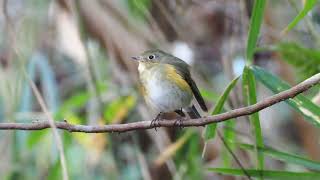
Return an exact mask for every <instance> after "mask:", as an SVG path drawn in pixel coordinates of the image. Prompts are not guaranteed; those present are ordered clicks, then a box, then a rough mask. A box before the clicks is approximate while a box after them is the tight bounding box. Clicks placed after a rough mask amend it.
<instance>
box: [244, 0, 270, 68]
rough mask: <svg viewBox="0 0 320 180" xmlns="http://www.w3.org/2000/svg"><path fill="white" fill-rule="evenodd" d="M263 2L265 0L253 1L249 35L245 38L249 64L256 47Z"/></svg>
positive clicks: (263, 7)
mask: <svg viewBox="0 0 320 180" xmlns="http://www.w3.org/2000/svg"><path fill="white" fill-rule="evenodd" d="M265 4H266V1H265V0H255V1H254V6H253V11H252V16H251V19H250V29H249V35H248V40H247V52H246V56H247V61H248V63H249V64H250V63H252V59H253V53H254V50H255V48H256V44H257V39H258V36H259V32H260V27H261V24H262V20H263V14H264V9H265Z"/></svg>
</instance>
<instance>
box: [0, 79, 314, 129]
mask: <svg viewBox="0 0 320 180" xmlns="http://www.w3.org/2000/svg"><path fill="white" fill-rule="evenodd" d="M319 82H320V73H318V74H316V75H314V76H312V77H310V78H308V79H307V80H305V81H303V82H301V83H300V84H298V85H296V86H294V87H292V88H290V89H288V90H285V91H283V92H280V93H278V94H275V95H273V96H270V97H268V98H266V99H264V100H262V101H260V102H258V103H256V104H254V105H250V106H247V107H243V108H239V109H235V110H232V111H229V112H226V113H222V114H218V115H214V116H208V117H203V118H199V119H186V120H184V121H182V122H181V127H189V126H204V125H207V124H210V123H218V122H222V121H226V120H229V119H232V118H236V117H240V116H245V115H250V114H253V113H255V112H258V111H260V110H262V109H265V108H267V107H270V106H272V105H274V104H276V103H278V102H281V101H285V100H287V99H289V98H293V97H295V96H297V95H298V94H300V93H302V92H304V91H306V90H308V89H309V88H311V87H312V86H314V85H316V84H318V83H319ZM150 124H151V121H140V122H133V123H127V124H112V125H103V126H99V125H97V126H89V125H75V124H69V123H68V122H67V121H63V122H55V125H56V127H57V128H58V129H62V130H67V131H69V132H84V133H105V132H126V131H133V130H139V129H151V128H154V127H155V125H152V126H150ZM174 126H176V124H175V122H174V120H167V121H166V120H163V121H159V123H158V124H157V127H174ZM47 128H51V126H50V123H49V121H43V122H36V123H0V130H42V129H47Z"/></svg>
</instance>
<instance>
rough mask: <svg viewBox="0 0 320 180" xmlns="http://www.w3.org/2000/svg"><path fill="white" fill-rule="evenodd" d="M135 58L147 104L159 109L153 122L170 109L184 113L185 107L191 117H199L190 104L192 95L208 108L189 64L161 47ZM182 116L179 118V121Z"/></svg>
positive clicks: (183, 115)
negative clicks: (192, 75) (192, 76)
mask: <svg viewBox="0 0 320 180" xmlns="http://www.w3.org/2000/svg"><path fill="white" fill-rule="evenodd" d="M132 58H133V59H134V60H136V61H138V62H139V67H138V70H139V77H140V82H141V89H142V95H143V96H144V99H145V101H146V104H147V105H148V106H149V107H151V108H152V109H153V110H154V111H156V112H157V113H158V115H157V117H156V118H155V119H154V120H153V121H152V124H154V123H156V122H157V121H158V120H160V119H161V115H162V113H167V112H176V113H177V114H179V115H180V116H181V117H185V113H184V111H185V112H187V113H188V115H189V116H190V118H192V119H195V118H200V117H201V116H200V114H199V112H198V111H197V109H196V108H195V106H194V105H193V104H191V102H192V99H193V97H195V98H196V100H197V101H198V103H199V105H200V107H201V109H202V110H203V111H208V108H207V106H206V104H205V102H204V100H203V98H202V96H201V94H200V92H199V89H198V88H197V85H196V83H195V82H194V81H193V79H192V78H191V74H190V70H189V68H190V67H189V65H188V64H187V63H185V62H184V61H183V60H181V59H179V58H177V57H175V56H172V55H170V54H168V53H165V52H163V51H161V50H149V51H146V52H144V53H143V54H142V55H140V56H136V57H132ZM181 120H182V118H179V119H178V120H177V121H176V123H177V124H178V125H180V124H181Z"/></svg>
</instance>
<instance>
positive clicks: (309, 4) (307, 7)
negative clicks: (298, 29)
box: [282, 0, 318, 34]
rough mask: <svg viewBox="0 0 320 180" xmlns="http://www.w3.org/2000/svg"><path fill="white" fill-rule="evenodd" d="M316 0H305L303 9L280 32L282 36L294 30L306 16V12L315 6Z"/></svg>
mask: <svg viewBox="0 0 320 180" xmlns="http://www.w3.org/2000/svg"><path fill="white" fill-rule="evenodd" d="M317 2H318V0H306V1H305V3H304V7H303V9H302V10H301V11H300V12H299V14H298V15H297V16H296V17H295V18H294V19H293V21H292V22H291V23H290V24H289V25H288V26H287V27H286V28H285V29H284V30H283V31H282V34H286V33H287V32H289V31H290V30H291V29H292V28H294V27H295V26H296V25H297V24H298V23H299V22H300V21H301V20H302V19H303V18H304V17H305V16H306V15H307V14H308V12H309V11H310V10H311V9H312V8H313V7H314V6H315V5H316V4H317Z"/></svg>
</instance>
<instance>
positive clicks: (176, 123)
mask: <svg viewBox="0 0 320 180" xmlns="http://www.w3.org/2000/svg"><path fill="white" fill-rule="evenodd" d="M183 120H184V117H178V118H177V120H176V121H175V122H174V125H175V126H178V127H179V128H180V129H182V128H183V126H182V121H183Z"/></svg>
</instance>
